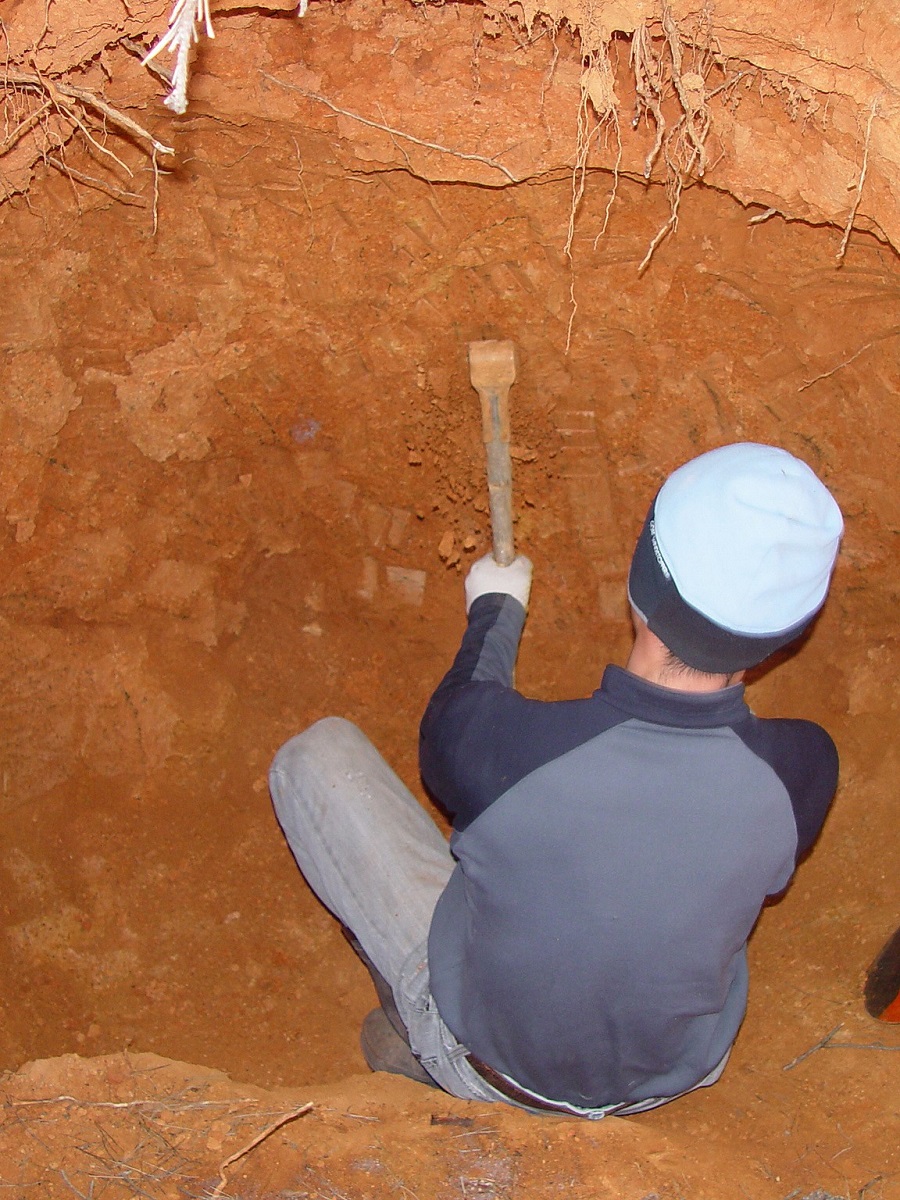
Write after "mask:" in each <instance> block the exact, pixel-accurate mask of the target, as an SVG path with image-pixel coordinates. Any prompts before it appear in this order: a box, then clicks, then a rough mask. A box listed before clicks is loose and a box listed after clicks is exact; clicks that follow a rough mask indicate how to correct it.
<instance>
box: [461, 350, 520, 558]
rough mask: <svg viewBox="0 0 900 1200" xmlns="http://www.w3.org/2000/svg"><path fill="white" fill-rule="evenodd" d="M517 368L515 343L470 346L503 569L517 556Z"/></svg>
mask: <svg viewBox="0 0 900 1200" xmlns="http://www.w3.org/2000/svg"><path fill="white" fill-rule="evenodd" d="M517 365H518V357H517V355H516V347H515V345H514V344H513V343H512V342H498V341H486V342H469V378H470V379H471V380H472V387H473V388H474V389H475V391H476V392H477V393H478V395H479V396H480V397H481V423H482V436H483V438H484V449H485V453H486V455H487V479H488V496H489V499H490V505H491V530H492V532H493V538H494V561H495V562H497V563H499V565H500V566H501V567H508V566H509V564H510V563H511V562H512V560H513V559H514V558H515V556H516V551H515V548H514V545H513V517H512V465H511V463H510V459H509V389H510V388H511V387H512V385H513V384H514V383H515V381H516V368H517Z"/></svg>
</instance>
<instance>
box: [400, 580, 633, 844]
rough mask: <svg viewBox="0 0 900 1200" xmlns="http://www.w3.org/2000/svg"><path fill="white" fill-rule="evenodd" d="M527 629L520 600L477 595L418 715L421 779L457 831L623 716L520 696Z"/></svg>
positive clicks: (581, 703)
mask: <svg viewBox="0 0 900 1200" xmlns="http://www.w3.org/2000/svg"><path fill="white" fill-rule="evenodd" d="M524 624H525V610H524V608H523V607H522V605H521V604H520V603H519V602H518V600H514V599H513V598H512V597H511V596H505V595H501V594H494V593H492V594H491V595H487V596H482V597H479V599H478V600H476V601H475V602H474V604H473V605H472V607H471V608H470V610H469V623H468V628H467V629H466V632H465V636H464V637H463V641H462V646H461V647H460V650H459V653H458V654H457V655H456V658H455V660H454V662H453V665H452V667H451V668H450V670H449V671H448V672H447V674H446V675H445V676H444V678H443V680H442V681H441V683H440V684H439V686H438V688H437V690H436V691H435V693H434V695H433V696H432V698H431V700H430V702H429V704H428V707H427V708H426V710H425V715H424V717H423V718H422V723H421V726H420V730H419V768H420V770H421V773H422V780H423V782H424V784H425V786H426V787H427V789H428V791H429V792H430V793H431V795H432V796H433V797H434V799H435V800H436V801H437V802H438V803H439V804H440V805H441V806H442V807H443V808H444V809H446V810H447V812H448V813H449V814H450V816H451V818H452V820H453V828H454V830H455V831H456V832H461V831H462V830H463V829H465V828H466V826H467V825H469V824H470V823H471V822H472V821H473V820H474V819H475V818H476V817H477V816H479V815H480V814H481V813H482V812H484V810H485V809H486V808H487V807H488V806H489V805H490V804H492V803H493V802H494V801H495V800H496V799H497V798H498V797H499V796H502V795H503V793H504V792H507V791H508V790H509V789H510V788H511V787H512V786H513V784H515V783H518V782H519V780H520V779H524V778H525V776H526V775H528V774H530V773H531V772H532V771H535V770H537V769H538V768H539V767H541V766H543V765H544V764H545V763H548V762H551V761H552V760H553V759H555V758H558V757H559V756H560V755H562V754H565V753H567V752H568V751H569V750H571V749H573V748H574V747H575V746H578V745H580V744H581V743H582V742H584V741H587V740H588V739H589V738H591V737H595V736H596V735H597V734H598V733H600V732H602V731H603V729H605V728H607V727H608V726H609V725H611V724H613V723H615V722H617V721H619V720H621V719H622V715H621V714H620V713H618V712H616V711H615V710H613V709H611V708H609V706H606V705H600V704H598V703H597V702H596V701H594V700H589V699H585V700H532V699H529V698H527V697H525V696H523V695H521V693H519V692H517V691H516V690H515V688H514V687H513V672H514V668H515V661H516V654H517V652H518V647H519V639H520V637H521V634H522V628H523V626H524Z"/></svg>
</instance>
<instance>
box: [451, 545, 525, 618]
mask: <svg viewBox="0 0 900 1200" xmlns="http://www.w3.org/2000/svg"><path fill="white" fill-rule="evenodd" d="M531 569H532V568H531V559H530V558H526V557H525V555H524V554H518V555H516V557H515V558H514V559H513V560H512V562H511V563H510V564H509V566H508V567H501V566H499V564H498V563H496V562H495V561H494V556H493V554H486V555H485V556H484V558H479V559H478V561H477V562H474V563H472V566H471V567H470V569H469V573H468V575H467V576H466V612H468V611H469V609H470V608H471V607H472V605H473V604H474V603H475V601H476V600H477V599H478V597H479V596H487V595H490V593H491V592H503V593H504V594H505V595H507V596H513V597H514V598H515V599H516V600H518V601H519V603H520V604H521V605H522V607H523V608H524V609H526V610H527V608H528V596H529V594H530V592H531Z"/></svg>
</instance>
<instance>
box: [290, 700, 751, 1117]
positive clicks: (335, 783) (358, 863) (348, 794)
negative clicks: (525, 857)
mask: <svg viewBox="0 0 900 1200" xmlns="http://www.w3.org/2000/svg"><path fill="white" fill-rule="evenodd" d="M269 787H270V790H271V794H272V801H273V803H274V805H275V811H276V814H277V816H278V820H279V822H280V824H281V828H282V829H283V830H284V834H285V837H286V838H287V841H288V845H289V846H290V848H291V851H292V853H293V855H294V858H295V859H296V861H297V865H298V866H299V867H300V870H301V871H302V872H303V874H304V876H305V877H306V881H307V883H308V884H309V885H310V887H311V888H312V889H313V891H314V892H315V893H316V895H317V896H318V897H319V899H320V900H321V901H322V903H323V904H324V905H325V906H326V907H327V908H328V909H330V911H331V912H332V913H334V915H335V916H336V917H337V918H338V920H339V921H341V922H342V924H343V925H344V926H345V927H346V928H347V929H349V930H350V931H352V933H353V935H354V936H355V938H356V939H357V940H358V942H359V944H360V945H361V947H362V949H363V951H364V952H365V955H366V956H367V957H368V959H369V960H370V961H371V963H372V965H374V967H375V969H376V970H377V971H378V972H379V973H380V974H381V975H382V976H383V978H384V979H385V980H386V981H387V983H388V984H389V986H390V988H391V991H392V992H393V995H394V1000H395V1002H396V1005H397V1010H398V1012H399V1014H400V1018H401V1020H402V1021H403V1024H404V1026H405V1028H406V1032H407V1036H408V1038H409V1044H410V1048H411V1049H412V1051H413V1053H414V1054H415V1056H416V1058H418V1060H419V1061H420V1062H421V1064H422V1066H423V1067H424V1068H425V1070H426V1071H427V1072H428V1074H429V1075H430V1076H431V1077H432V1078H433V1079H434V1081H435V1082H436V1083H437V1084H438V1085H439V1086H440V1087H441V1088H443V1089H444V1091H446V1092H450V1093H451V1095H454V1096H460V1097H462V1098H463V1099H466V1100H484V1101H503V1102H504V1103H507V1104H511V1103H514V1102H513V1101H511V1100H509V1099H508V1098H507V1097H506V1096H504V1095H503V1094H502V1093H501V1092H499V1091H497V1090H496V1089H495V1088H493V1087H491V1085H490V1084H489V1083H488V1082H487V1081H486V1080H484V1079H482V1077H481V1076H480V1075H479V1074H478V1073H477V1071H476V1070H475V1069H474V1067H472V1065H471V1064H470V1063H469V1061H468V1058H467V1054H468V1051H467V1049H466V1047H465V1046H462V1045H461V1044H460V1043H459V1042H458V1041H457V1039H456V1038H455V1037H454V1035H453V1034H452V1033H451V1032H450V1030H449V1029H448V1028H447V1026H446V1025H445V1024H444V1022H443V1021H442V1020H441V1016H440V1014H439V1013H438V1010H437V1006H436V1004H435V1002H434V999H433V997H432V995H431V987H430V980H429V974H428V955H427V949H428V945H427V943H428V930H429V927H430V925H431V918H432V914H433V912H434V907H435V905H436V904H437V901H438V897H439V896H440V894H441V892H442V891H443V890H444V887H445V886H446V884H447V880H448V879H449V878H450V874H451V872H452V871H453V868H454V865H455V864H454V860H453V858H452V856H451V854H450V850H449V848H448V845H447V841H446V839H445V838H444V836H443V834H442V833H441V831H440V830H439V829H438V827H437V825H435V823H434V821H432V819H431V818H430V817H429V816H428V814H427V813H426V812H425V810H424V809H423V808H422V806H421V805H420V804H419V803H418V801H417V800H416V798H415V796H413V794H412V793H411V792H410V791H409V789H408V788H406V787H405V786H404V784H403V783H402V782H401V780H400V779H399V778H398V777H397V775H396V774H395V773H394V772H393V771H392V770H391V768H390V767H389V766H388V765H387V763H386V762H385V761H384V759H383V758H382V757H381V755H380V754H379V753H378V751H377V750H376V749H375V747H374V746H373V745H372V743H371V742H370V741H369V740H368V738H367V737H366V736H365V734H363V733H362V732H361V731H360V730H359V729H357V728H356V726H355V725H352V724H351V723H350V722H349V721H345V720H343V719H342V718H339V717H326V718H325V719H324V720H321V721H317V722H316V724H315V725H312V726H311V727H310V728H309V729H307V730H306V731H305V732H304V733H301V734H298V735H297V736H296V737H294V738H291V740H290V741H289V742H287V743H286V744H285V745H284V746H282V748H281V749H280V750H279V751H278V754H277V755H276V756H275V760H274V762H273V764H272V768H271V771H270V773H269ZM727 1057H728V1056H727V1055H726V1056H725V1059H723V1060H722V1062H721V1063H719V1064H718V1066H717V1067H716V1068H715V1069H714V1071H712V1072H710V1074H709V1075H708V1076H707V1077H706V1079H704V1080H702V1081H701V1083H699V1084H698V1085H697V1086H698V1087H703V1086H707V1085H708V1084H711V1083H714V1082H715V1080H716V1079H718V1077H719V1075H721V1073H722V1070H723V1069H724V1066H725V1062H726V1060H727ZM512 1082H515V1081H512ZM517 1086H519V1085H517ZM540 1099H544V1098H543V1097H540ZM548 1099H551V1100H552V1098H548ZM671 1099H674V1097H671V1096H667V1097H663V1098H659V1099H652V1100H643V1101H639V1102H636V1103H634V1104H626V1105H608V1106H606V1107H604V1108H594V1109H582V1108H577V1107H574V1106H572V1107H570V1106H560V1111H561V1112H563V1113H565V1112H571V1113H572V1114H573V1115H576V1116H583V1117H589V1118H593V1119H598V1118H600V1117H604V1116H607V1115H608V1114H610V1113H612V1112H615V1113H622V1114H626V1113H634V1112H643V1111H645V1110H646V1109H649V1108H655V1107H657V1106H658V1105H660V1104H665V1103H667V1102H668V1100H671ZM517 1107H522V1108H526V1109H527V1108H528V1106H527V1105H524V1104H523V1105H517ZM528 1111H539V1110H538V1109H528Z"/></svg>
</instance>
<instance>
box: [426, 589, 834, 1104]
mask: <svg viewBox="0 0 900 1200" xmlns="http://www.w3.org/2000/svg"><path fill="white" fill-rule="evenodd" d="M524 621H525V612H524V609H523V608H522V605H521V604H520V603H519V602H518V601H517V600H514V599H513V598H512V597H510V596H504V595H500V594H491V595H487V596H482V597H480V598H479V599H478V600H476V601H475V603H474V604H473V605H472V607H471V610H470V613H469V621H468V627H467V630H466V633H465V636H464V638H463V642H462V647H461V649H460V651H459V653H458V654H457V656H456V659H455V661H454V663H453V666H452V668H451V669H450V671H449V672H448V674H447V675H446V677H445V678H444V680H443V681H442V682H441V684H440V686H439V687H438V689H437V691H436V692H435V694H434V696H433V697H432V699H431V701H430V703H429V705H428V708H427V710H426V713H425V716H424V718H423V720H422V726H421V742H420V763H421V770H422V776H423V779H424V781H425V783H426V785H427V787H428V788H429V790H430V791H431V793H432V794H433V796H434V797H435V798H436V799H437V800H438V802H439V803H440V804H441V805H442V806H444V807H445V808H446V809H447V810H448V811H449V813H450V815H451V816H452V819H453V826H454V833H453V837H452V840H451V848H452V850H453V854H454V856H455V858H456V860H457V866H456V868H455V870H454V872H453V875H452V876H451V878H450V881H449V883H448V885H447V887H446V889H445V891H444V893H443V895H442V896H441V898H440V900H439V901H438V904H437V907H436V909H435V913H434V918H433V921H432V925H431V932H430V937H429V944H428V957H429V966H430V972H431V989H432V994H433V995H434V998H435V1001H436V1003H437V1006H438V1010H439V1012H440V1014H441V1016H442V1017H443V1019H444V1021H445V1022H446V1024H447V1025H448V1026H449V1028H450V1029H451V1030H452V1032H453V1033H454V1034H455V1036H456V1037H457V1038H458V1039H459V1041H460V1042H461V1043H462V1044H463V1045H465V1046H466V1047H468V1049H469V1050H470V1051H471V1053H473V1054H474V1055H475V1056H476V1057H477V1058H479V1059H481V1060H482V1061H483V1062H485V1063H487V1064H488V1065H489V1066H491V1067H493V1068H494V1069H495V1070H496V1071H499V1072H501V1073H502V1074H504V1075H506V1076H507V1077H508V1078H509V1079H511V1080H513V1081H515V1082H516V1083H518V1084H519V1085H520V1086H522V1087H524V1088H527V1089H528V1090H529V1091H531V1092H533V1093H536V1094H537V1095H538V1096H543V1097H546V1098H547V1099H550V1100H556V1101H564V1102H566V1103H568V1104H572V1105H577V1106H579V1107H582V1108H593V1107H602V1106H603V1105H607V1104H618V1103H625V1102H629V1101H630V1102H633V1101H637V1100H643V1099H647V1098H650V1097H662V1096H674V1095H677V1094H678V1093H680V1092H683V1091H685V1090H687V1089H688V1088H691V1087H692V1086H694V1084H696V1083H697V1082H698V1081H699V1080H701V1079H702V1078H703V1077H704V1076H705V1075H707V1074H708V1073H709V1072H710V1071H711V1070H712V1068H713V1067H714V1066H715V1065H716V1064H717V1063H718V1062H719V1061H720V1060H721V1058H722V1057H723V1055H724V1054H725V1052H726V1050H728V1048H729V1047H730V1045H731V1044H732V1042H733V1040H734V1038H735V1036H736V1034H737V1031H738V1028H739V1026H740V1024H741V1021H742V1020H743V1017H744V1012H745V1009H746V1002H747V959H746V942H747V938H748V936H749V934H750V931H751V929H752V928H753V925H754V923H755V921H756V919H757V917H758V915H759V912H760V908H761V907H762V904H763V902H764V900H765V898H766V896H769V895H772V894H774V893H777V892H780V891H781V890H782V889H783V888H784V887H785V886H786V884H787V883H788V881H789V879H790V877H791V875H792V873H793V870H794V866H795V864H796V861H797V859H798V857H799V856H800V855H801V854H803V853H804V852H805V851H806V850H807V849H808V848H809V847H810V846H811V844H812V843H813V841H814V840H815V838H816V836H817V834H818V832H819V830H820V828H821V826H822V823H823V821H824V819H825V814H826V812H827V809H828V806H829V804H830V802H831V799H832V796H833V794H834V791H835V787H836V784H837V766H838V764H837V752H836V750H835V748H834V744H833V742H832V741H831V738H830V737H829V736H828V734H827V733H825V731H824V730H823V729H821V728H820V727H819V726H818V725H814V724H812V723H811V722H808V721H799V720H761V719H758V718H757V717H755V716H754V715H753V714H752V713H751V712H750V710H749V708H748V707H747V705H746V704H745V702H744V689H743V686H742V685H740V684H738V685H735V686H733V687H729V688H726V689H724V690H722V691H719V692H714V693H711V694H700V695H697V694H689V693H684V692H677V691H673V690H671V689H668V688H662V687H658V686H656V685H655V684H651V683H647V682H646V681H644V680H642V679H639V678H638V677H637V676H635V675H632V674H630V673H629V672H628V671H625V670H622V669H621V668H619V667H613V666H610V667H607V668H606V671H605V672H604V675H603V680H602V683H601V686H600V688H599V689H598V690H597V691H596V692H595V693H594V694H593V695H592V696H590V697H588V698H587V699H582V700H567V701H560V702H545V701H538V700H529V699H527V698H526V697H524V696H522V695H521V694H519V693H518V692H516V691H515V690H514V688H513V687H512V679H513V668H514V665H515V659H516V654H517V651H518V645H519V639H520V637H521V633H522V627H523V625H524Z"/></svg>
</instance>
